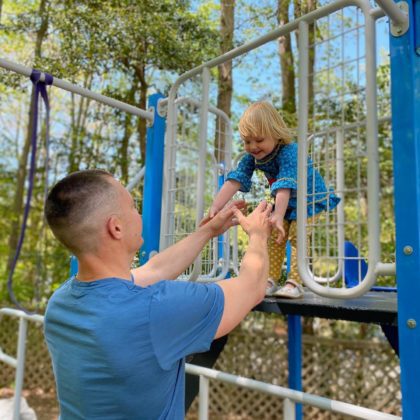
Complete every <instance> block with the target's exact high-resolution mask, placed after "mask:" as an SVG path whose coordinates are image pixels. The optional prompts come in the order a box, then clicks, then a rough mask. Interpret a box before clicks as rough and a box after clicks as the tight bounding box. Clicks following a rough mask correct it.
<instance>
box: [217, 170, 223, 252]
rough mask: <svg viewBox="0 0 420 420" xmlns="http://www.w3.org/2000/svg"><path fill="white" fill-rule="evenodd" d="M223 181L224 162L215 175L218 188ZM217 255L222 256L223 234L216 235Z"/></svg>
mask: <svg viewBox="0 0 420 420" xmlns="http://www.w3.org/2000/svg"><path fill="white" fill-rule="evenodd" d="M224 183H225V164H224V163H220V165H219V168H218V176H217V187H218V190H219V191H220V189H221V188H222V186H223V184H224ZM217 257H218V258H219V259H220V258H223V235H219V236H218V237H217Z"/></svg>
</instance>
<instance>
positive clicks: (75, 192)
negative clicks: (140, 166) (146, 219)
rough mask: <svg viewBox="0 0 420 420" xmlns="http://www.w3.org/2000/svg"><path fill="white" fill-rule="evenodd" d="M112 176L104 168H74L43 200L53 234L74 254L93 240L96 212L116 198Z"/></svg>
mask: <svg viewBox="0 0 420 420" xmlns="http://www.w3.org/2000/svg"><path fill="white" fill-rule="evenodd" d="M112 179H113V176H112V175H111V174H110V173H109V172H107V171H104V170H100V169H89V170H85V171H79V172H74V173H72V174H70V175H68V176H66V177H65V178H63V179H62V180H61V181H59V182H57V184H56V185H55V186H54V187H53V188H52V189H51V191H50V192H49V194H48V197H47V200H46V203H45V218H46V220H47V222H48V225H49V226H50V228H51V230H52V231H53V233H54V236H55V237H56V238H57V239H58V240H59V241H60V242H61V243H62V244H63V245H64V246H66V247H67V248H68V249H69V250H70V251H72V252H73V253H75V254H76V255H77V254H79V253H82V252H86V251H91V250H92V247H94V246H95V245H96V244H95V240H94V239H95V237H94V233H95V229H97V223H95V222H97V221H96V220H95V217H94V216H95V213H97V212H98V211H99V210H101V209H102V210H104V209H106V208H108V207H111V206H112V205H113V204H114V203H115V202H116V199H117V197H116V191H115V186H114V185H113V184H112V183H111V180H112Z"/></svg>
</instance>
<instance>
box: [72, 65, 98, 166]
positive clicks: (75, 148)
mask: <svg viewBox="0 0 420 420" xmlns="http://www.w3.org/2000/svg"><path fill="white" fill-rule="evenodd" d="M92 79H93V74H92V73H88V74H86V75H85V80H84V83H83V87H84V88H86V89H89V90H90V88H91V86H92ZM76 98H79V100H78V102H77V101H76ZM90 103H91V100H90V99H88V98H85V97H84V96H78V95H75V94H74V93H72V94H71V110H70V116H71V126H70V140H71V141H70V143H71V146H70V152H69V169H68V171H69V172H70V173H71V172H75V171H77V170H79V167H80V157H81V155H82V151H83V150H82V149H83V139H84V137H85V124H86V119H87V115H88V111H89V106H90Z"/></svg>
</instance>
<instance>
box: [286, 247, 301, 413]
mask: <svg viewBox="0 0 420 420" xmlns="http://www.w3.org/2000/svg"><path fill="white" fill-rule="evenodd" d="M291 259H292V246H291V244H290V241H287V243H286V272H287V273H289V271H290V264H291ZM287 331H288V341H287V350H288V352H287V358H288V363H289V378H288V384H289V388H291V389H294V390H296V391H302V323H301V317H300V316H299V315H288V316H287ZM295 415H296V420H301V419H302V418H303V414H302V404H296V413H295Z"/></svg>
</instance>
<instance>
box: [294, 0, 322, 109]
mask: <svg viewBox="0 0 420 420" xmlns="http://www.w3.org/2000/svg"><path fill="white" fill-rule="evenodd" d="M294 6H295V18H298V17H300V16H302V15H306V14H307V13H309V12H312V11H313V10H315V9H316V8H317V0H304V1H298V0H294ZM308 31H309V45H312V46H311V47H309V65H308V67H309V69H308V70H309V80H308V103H309V109H308V113H309V117H310V116H311V115H312V113H313V105H314V77H313V73H314V64H315V47H314V46H313V45H314V42H315V39H316V37H315V31H316V24H315V23H310V24H309V25H308ZM296 42H297V43H298V42H299V33H298V32H296Z"/></svg>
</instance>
